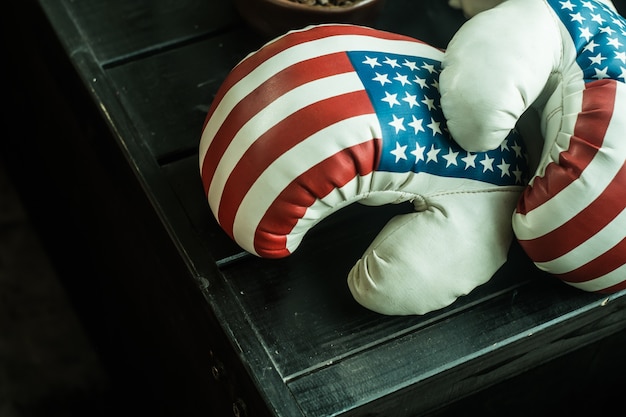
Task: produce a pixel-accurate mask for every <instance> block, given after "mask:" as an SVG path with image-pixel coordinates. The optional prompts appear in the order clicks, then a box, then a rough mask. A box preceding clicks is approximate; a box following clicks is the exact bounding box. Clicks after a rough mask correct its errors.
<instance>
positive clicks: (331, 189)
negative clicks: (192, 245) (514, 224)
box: [199, 24, 529, 315]
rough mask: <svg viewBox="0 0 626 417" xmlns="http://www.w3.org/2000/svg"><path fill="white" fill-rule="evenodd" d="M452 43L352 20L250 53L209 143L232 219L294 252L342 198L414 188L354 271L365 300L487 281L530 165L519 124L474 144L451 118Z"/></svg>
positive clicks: (229, 229) (203, 155)
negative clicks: (448, 64) (445, 82)
mask: <svg viewBox="0 0 626 417" xmlns="http://www.w3.org/2000/svg"><path fill="white" fill-rule="evenodd" d="M442 55H443V52H442V51H441V50H440V49H437V48H434V47H432V46H429V45H427V44H425V43H423V42H420V41H418V40H415V39H413V38H409V37H406V36H402V35H398V34H393V33H389V32H384V31H379V30H374V29H371V28H366V27H361V26H354V25H335V24H328V25H316V26H311V27H307V28H304V29H303V30H297V31H292V32H289V33H288V34H285V35H284V36H281V37H279V38H277V39H275V40H273V41H271V42H269V43H268V44H266V45H265V46H263V47H262V48H261V49H259V50H258V51H256V52H254V53H251V54H250V55H249V56H247V57H246V58H245V59H243V60H242V62H240V63H239V64H238V65H237V66H236V67H235V68H233V70H232V71H231V73H230V74H229V75H228V76H227V77H226V79H225V80H224V83H223V84H222V86H221V87H220V89H219V91H218V92H217V94H216V97H215V99H214V100H213V102H212V104H211V107H210V109H209V113H208V115H207V118H206V122H205V125H204V128H203V133H202V138H201V142H200V148H199V157H200V171H201V176H202V180H203V183H204V190H205V192H206V195H207V199H208V203H209V205H210V207H211V210H212V212H213V214H214V215H215V218H216V219H217V221H218V222H219V224H220V226H221V227H222V228H223V229H224V230H225V232H226V233H227V234H228V235H229V236H230V237H232V238H233V239H234V240H235V241H236V242H237V243H238V244H239V245H240V246H241V247H242V248H244V249H245V250H247V251H249V252H250V253H252V254H254V255H257V256H260V257H266V258H280V257H285V256H288V255H289V254H291V253H292V252H293V251H294V250H296V248H297V247H298V246H299V244H300V242H301V241H302V239H303V238H304V236H305V234H306V233H307V231H309V230H310V229H311V228H312V227H313V226H314V225H315V224H317V223H318V222H320V221H322V220H323V219H324V218H326V217H328V216H329V215H331V214H332V213H334V212H335V211H337V210H339V209H341V208H342V207H345V206H347V205H348V204H352V203H354V202H360V203H364V204H368V205H382V204H388V203H400V202H405V201H412V202H413V206H414V207H415V211H414V212H412V213H409V214H405V215H399V216H397V217H395V218H393V219H392V220H391V221H390V222H389V223H388V224H387V225H386V226H385V227H384V228H383V230H381V231H380V233H379V235H378V236H377V237H376V239H375V240H374V241H373V242H372V243H371V245H370V246H369V248H368V249H367V250H366V252H365V253H364V254H363V256H362V258H361V259H359V260H355V261H356V264H355V266H354V267H353V268H352V270H351V271H350V272H349V274H348V277H347V279H348V286H349V288H350V290H351V292H352V294H353V296H354V298H355V299H356V300H357V301H358V302H359V303H361V304H362V305H363V306H365V307H367V308H369V309H371V310H374V311H377V312H379V313H383V314H393V315H406V314H424V313H427V312H429V311H433V310H436V309H440V308H443V307H445V306H447V305H449V304H451V303H452V302H454V301H455V300H456V299H457V298H458V297H459V296H461V295H464V294H467V293H469V292H470V291H472V290H473V289H474V288H475V287H476V286H478V285H481V284H483V283H485V282H486V281H488V280H489V279H490V278H491V277H492V275H493V274H494V273H495V272H496V270H497V269H498V268H499V267H500V266H501V265H502V264H503V263H504V262H505V261H506V257H507V252H508V249H509V246H510V244H511V242H512V240H513V231H512V228H511V212H512V211H513V209H514V207H515V204H516V203H517V200H518V198H519V196H520V194H521V191H522V190H523V187H524V186H525V184H526V183H527V180H528V178H529V175H528V174H529V173H528V169H527V162H526V155H525V151H524V148H523V143H522V140H521V138H520V136H519V135H518V133H517V132H516V131H515V130H514V129H511V131H510V132H509V134H507V135H504V137H503V138H502V139H501V140H500V144H499V146H498V147H496V148H495V149H493V150H489V151H487V152H467V151H464V150H462V149H461V148H460V147H459V146H458V144H457V143H456V142H454V141H453V140H452V139H451V138H450V136H449V134H448V132H447V128H446V121H445V119H444V118H443V115H442V112H441V109H440V103H439V90H438V78H439V72H440V69H441V66H440V63H441V58H442Z"/></svg>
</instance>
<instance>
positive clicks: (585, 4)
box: [583, 1, 596, 11]
mask: <svg viewBox="0 0 626 417" xmlns="http://www.w3.org/2000/svg"><path fill="white" fill-rule="evenodd" d="M583 7H586V8H588V9H589V10H592V11H593V10H595V8H596V6H594V5H593V4H591V2H590V1H583Z"/></svg>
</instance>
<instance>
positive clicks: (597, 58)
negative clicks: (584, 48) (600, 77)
mask: <svg viewBox="0 0 626 417" xmlns="http://www.w3.org/2000/svg"><path fill="white" fill-rule="evenodd" d="M589 59H590V60H591V63H592V64H597V65H601V64H602V61H604V60H605V59H606V57H603V56H602V54H598V55H596V56H590V57H589Z"/></svg>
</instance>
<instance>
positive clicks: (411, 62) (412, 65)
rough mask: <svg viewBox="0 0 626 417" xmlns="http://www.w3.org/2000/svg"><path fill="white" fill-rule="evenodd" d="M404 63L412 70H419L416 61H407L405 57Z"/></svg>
mask: <svg viewBox="0 0 626 417" xmlns="http://www.w3.org/2000/svg"><path fill="white" fill-rule="evenodd" d="M402 65H404V66H405V67H408V68H409V69H410V70H411V71H417V65H416V64H415V61H407V60H406V59H405V60H404V63H403V64H402Z"/></svg>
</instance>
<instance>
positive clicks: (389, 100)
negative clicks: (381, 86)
mask: <svg viewBox="0 0 626 417" xmlns="http://www.w3.org/2000/svg"><path fill="white" fill-rule="evenodd" d="M396 97H397V94H389V93H388V92H386V91H385V98H381V99H380V100H381V101H385V102H387V103H389V108H392V107H393V105H394V104H397V105H398V106H399V105H400V102H399V101H398V99H397V98H396Z"/></svg>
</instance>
